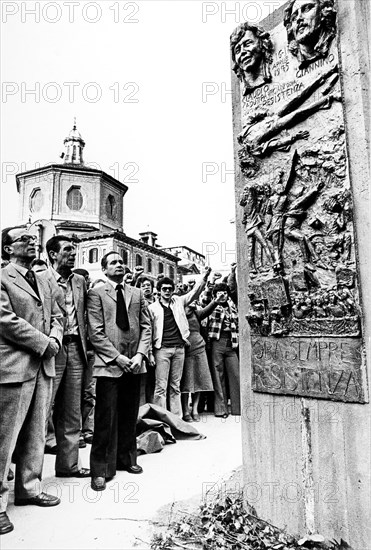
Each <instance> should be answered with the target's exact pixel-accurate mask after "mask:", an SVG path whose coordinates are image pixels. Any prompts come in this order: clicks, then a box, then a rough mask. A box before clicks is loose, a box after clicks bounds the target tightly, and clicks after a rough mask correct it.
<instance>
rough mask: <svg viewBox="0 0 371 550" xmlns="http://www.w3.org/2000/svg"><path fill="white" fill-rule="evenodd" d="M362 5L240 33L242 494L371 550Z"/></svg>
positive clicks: (272, 513) (279, 13)
mask: <svg viewBox="0 0 371 550" xmlns="http://www.w3.org/2000/svg"><path fill="white" fill-rule="evenodd" d="M368 9H369V4H368V2H367V0H338V1H337V2H335V0H290V1H289V2H287V3H286V4H285V5H284V6H282V7H281V8H280V9H278V10H276V11H275V12H274V13H273V14H272V15H270V16H269V17H268V18H267V19H265V20H264V21H262V22H261V23H260V24H259V25H255V24H254V25H252V24H249V23H248V22H246V23H243V24H242V25H239V27H238V28H237V29H236V30H235V31H234V32H233V33H232V35H231V63H232V89H233V123H234V145H235V168H236V220H237V243H238V264H239V309H240V323H241V327H242V329H241V330H242V335H241V336H242V338H241V340H242V345H241V368H242V392H243V403H244V409H243V413H242V416H243V434H244V465H245V487H246V488H249V487H252V486H254V487H255V489H256V490H255V489H254V495H255V497H256V502H255V503H254V502H251V503H252V504H254V505H255V506H256V508H257V509H258V512H260V513H261V515H262V516H263V517H266V519H270V520H272V521H273V522H276V523H279V524H282V525H283V524H285V525H287V526H288V528H289V529H291V530H292V531H294V532H295V531H296V532H303V531H305V530H306V531H307V532H308V533H315V532H317V533H318V532H320V533H322V534H323V535H325V536H329V537H331V536H332V537H337V538H338V539H340V538H341V537H342V538H343V539H344V540H347V541H348V542H349V543H351V544H354V545H355V547H356V548H358V547H359V548H368V546H367V545H369V544H370V541H371V537H370V536H368V535H367V533H366V527H365V526H366V524H367V519H366V518H367V515H366V509H367V506H368V505H369V496H366V490H367V489H366V487H365V486H364V485H365V484H366V483H367V481H366V480H367V469H368V467H369V458H367V457H368V456H369V455H368V447H369V445H370V424H369V422H370V420H369V418H370V410H369V391H368V386H367V368H369V365H370V357H369V351H370V349H369V347H367V342H368V341H369V335H370V317H369V315H370V311H371V309H370V308H371V304H370V298H371V291H370V276H369V273H370V267H371V266H370V260H371V257H370V245H369V238H370V234H368V236H367V231H369V225H368V222H369V210H370V202H369V199H370V197H369V175H370V170H369V154H368V147H369V142H368V137H369V136H368V123H369V119H368V117H369V112H368V109H369V105H368V102H367V92H368V80H367V75H368V63H369V59H368V48H367V42H366V41H367V37H368V29H367V24H368V21H369V18H368ZM290 396H291V397H290ZM366 444H367V451H366V449H365V448H364V445H366ZM254 484H256V486H255V485H254ZM290 491H291V493H290ZM292 491H294V493H295V494H294V496H293V494H292ZM295 491H296V492H295ZM254 495H251V494H250V495H249V492H248V491H247V497H248V498H249V497H250V501H251V498H252V496H254ZM362 500H363V502H362ZM368 510H369V508H368ZM366 543H367V545H366V546H365V544H366ZM357 545H359V546H357ZM362 545H363V546H362Z"/></svg>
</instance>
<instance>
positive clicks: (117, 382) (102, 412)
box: [87, 251, 151, 491]
mask: <svg viewBox="0 0 371 550" xmlns="http://www.w3.org/2000/svg"><path fill="white" fill-rule="evenodd" d="M101 265H102V271H103V273H104V274H105V275H106V277H107V279H108V281H107V283H106V284H105V285H102V286H100V287H98V288H94V289H91V290H90V291H89V294H88V306H87V312H88V330H89V338H90V342H91V344H92V346H93V348H94V350H95V354H96V358H95V363H94V367H93V369H94V372H93V375H94V376H95V377H96V378H97V388H96V405H95V418H94V421H95V427H94V435H93V443H92V449H91V455H90V469H91V476H92V482H91V486H92V489H94V490H95V491H103V490H104V489H105V488H106V480H107V479H110V478H112V477H113V476H114V475H115V474H116V470H126V471H128V472H130V473H133V474H139V473H141V472H142V471H143V470H142V468H141V467H140V466H138V465H137V448H136V422H137V417H138V408H139V398H140V384H141V376H140V374H142V373H144V372H145V367H144V364H143V358H145V357H147V354H148V350H149V346H150V341H151V323H150V319H149V314H148V310H147V306H146V303H145V300H144V297H143V294H142V291H141V290H140V289H138V288H134V287H132V286H129V285H127V284H123V278H124V273H125V270H124V262H123V260H122V258H121V256H120V255H119V254H118V253H117V252H113V251H112V252H108V253H107V254H105V255H104V256H103V258H102V261H101Z"/></svg>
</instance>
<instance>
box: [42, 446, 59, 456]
mask: <svg viewBox="0 0 371 550" xmlns="http://www.w3.org/2000/svg"><path fill="white" fill-rule="evenodd" d="M44 454H46V455H56V454H57V446H56V445H54V447H45V449H44Z"/></svg>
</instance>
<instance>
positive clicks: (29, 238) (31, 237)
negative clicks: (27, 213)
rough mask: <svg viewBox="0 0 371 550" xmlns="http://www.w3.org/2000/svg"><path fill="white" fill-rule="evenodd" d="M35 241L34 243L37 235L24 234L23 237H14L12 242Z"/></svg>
mask: <svg viewBox="0 0 371 550" xmlns="http://www.w3.org/2000/svg"><path fill="white" fill-rule="evenodd" d="M31 241H33V242H34V243H35V242H36V241H37V237H35V235H22V237H18V239H14V241H12V243H11V244H14V243H29V242H31Z"/></svg>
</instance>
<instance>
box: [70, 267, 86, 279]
mask: <svg viewBox="0 0 371 550" xmlns="http://www.w3.org/2000/svg"><path fill="white" fill-rule="evenodd" d="M72 271H73V273H77V275H82V276H83V277H90V274H89V271H88V270H87V269H83V268H82V267H76V269H73V270H72Z"/></svg>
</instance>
